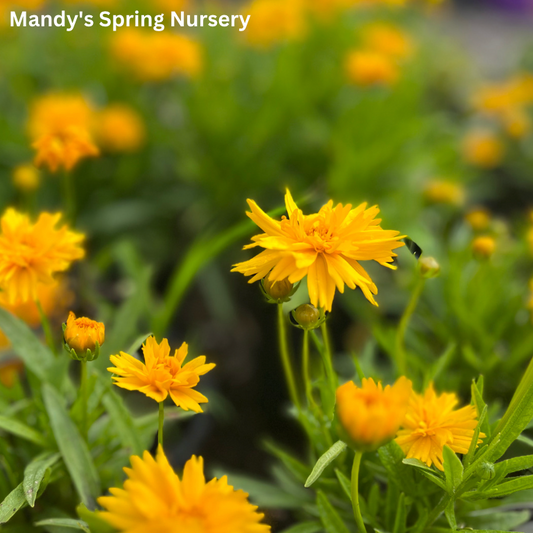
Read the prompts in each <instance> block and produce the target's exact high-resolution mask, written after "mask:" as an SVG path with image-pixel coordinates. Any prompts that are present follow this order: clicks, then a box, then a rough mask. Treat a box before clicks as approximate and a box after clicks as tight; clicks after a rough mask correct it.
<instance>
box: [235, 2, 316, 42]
mask: <svg viewBox="0 0 533 533" xmlns="http://www.w3.org/2000/svg"><path fill="white" fill-rule="evenodd" d="M303 8H304V4H303V2H302V1H298V0H252V2H251V3H249V4H247V5H245V6H244V7H243V10H242V11H243V13H244V14H245V15H250V22H249V23H248V28H247V29H246V31H245V32H244V38H245V39H246V41H247V42H248V43H249V44H250V45H252V46H256V47H259V48H267V47H269V46H272V45H274V44H277V43H279V42H283V41H293V40H296V39H299V38H300V37H302V36H303V35H304V34H305V32H306V21H305V18H306V14H305V10H304V9H303Z"/></svg>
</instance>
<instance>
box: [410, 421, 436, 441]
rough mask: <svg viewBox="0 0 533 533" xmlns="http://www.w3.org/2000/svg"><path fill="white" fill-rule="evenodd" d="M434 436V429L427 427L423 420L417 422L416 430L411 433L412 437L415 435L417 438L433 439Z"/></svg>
mask: <svg viewBox="0 0 533 533" xmlns="http://www.w3.org/2000/svg"><path fill="white" fill-rule="evenodd" d="M436 434H437V431H436V429H434V428H431V427H428V425H427V423H426V422H424V421H423V420H420V422H418V428H417V429H416V430H415V431H413V435H416V436H417V437H434V436H435V435H436Z"/></svg>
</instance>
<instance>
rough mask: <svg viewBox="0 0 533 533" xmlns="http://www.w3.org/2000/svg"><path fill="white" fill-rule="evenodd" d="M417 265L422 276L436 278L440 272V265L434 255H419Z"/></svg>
mask: <svg viewBox="0 0 533 533" xmlns="http://www.w3.org/2000/svg"><path fill="white" fill-rule="evenodd" d="M418 265H419V268H420V274H421V276H422V277H423V278H426V279H431V278H436V277H437V276H438V275H439V274H440V265H439V263H437V260H436V259H435V258H434V257H421V258H420V259H419V260H418Z"/></svg>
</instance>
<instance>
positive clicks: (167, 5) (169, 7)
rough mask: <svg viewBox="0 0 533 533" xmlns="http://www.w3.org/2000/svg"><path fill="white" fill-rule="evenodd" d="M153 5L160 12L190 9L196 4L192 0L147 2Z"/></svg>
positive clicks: (155, 0) (151, 0) (156, 0)
mask: <svg viewBox="0 0 533 533" xmlns="http://www.w3.org/2000/svg"><path fill="white" fill-rule="evenodd" d="M146 3H147V4H149V5H150V6H151V7H155V8H156V9H158V10H159V11H160V12H161V11H163V12H168V13H170V12H171V11H176V12H177V13H179V12H180V11H190V10H191V9H192V8H193V7H194V6H193V2H192V1H191V0H150V1H148V2H146Z"/></svg>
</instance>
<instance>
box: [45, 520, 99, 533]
mask: <svg viewBox="0 0 533 533" xmlns="http://www.w3.org/2000/svg"><path fill="white" fill-rule="evenodd" d="M35 525H36V526H57V527H69V528H71V529H79V530H80V531H85V533H91V530H90V529H89V526H88V524H86V523H85V522H84V521H83V520H76V519H75V518H47V519H46V520H39V522H35Z"/></svg>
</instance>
